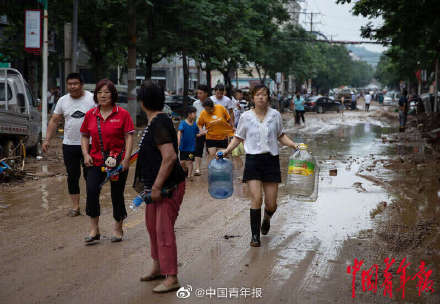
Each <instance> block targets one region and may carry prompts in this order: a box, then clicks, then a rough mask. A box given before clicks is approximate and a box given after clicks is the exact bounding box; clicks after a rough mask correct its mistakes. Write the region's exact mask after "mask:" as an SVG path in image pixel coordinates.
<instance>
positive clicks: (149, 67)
mask: <svg viewBox="0 0 440 304" xmlns="http://www.w3.org/2000/svg"><path fill="white" fill-rule="evenodd" d="M151 77H153V54H151V53H150V54H148V56H147V57H146V58H145V80H151Z"/></svg>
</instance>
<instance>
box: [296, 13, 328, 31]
mask: <svg viewBox="0 0 440 304" xmlns="http://www.w3.org/2000/svg"><path fill="white" fill-rule="evenodd" d="M289 13H291V14H304V15H306V16H307V15H310V33H312V32H313V25H314V24H318V23H316V22H315V23H314V22H313V16H314V15H321V13H313V12H311V13H307V11H304V12H289ZM306 22H307V21H306Z"/></svg>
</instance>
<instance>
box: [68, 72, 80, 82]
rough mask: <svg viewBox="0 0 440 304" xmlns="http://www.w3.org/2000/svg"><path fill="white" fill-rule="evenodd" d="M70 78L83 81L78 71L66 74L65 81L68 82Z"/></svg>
mask: <svg viewBox="0 0 440 304" xmlns="http://www.w3.org/2000/svg"><path fill="white" fill-rule="evenodd" d="M70 79H78V80H79V82H80V83H81V84H83V83H84V78H83V77H82V76H81V74H80V73H70V74H69V75H67V78H66V82H68V81H69V80H70Z"/></svg>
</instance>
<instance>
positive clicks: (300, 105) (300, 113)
mask: <svg viewBox="0 0 440 304" xmlns="http://www.w3.org/2000/svg"><path fill="white" fill-rule="evenodd" d="M294 104H295V124H297V125H300V124H301V119H302V121H303V124H305V123H306V121H305V119H304V98H303V97H302V96H301V94H300V92H299V91H296V96H295V99H294Z"/></svg>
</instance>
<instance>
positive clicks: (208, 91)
mask: <svg viewBox="0 0 440 304" xmlns="http://www.w3.org/2000/svg"><path fill="white" fill-rule="evenodd" d="M197 90H200V91H203V92H205V93H206V94H208V95H209V94H210V93H211V90H210V89H209V87H208V86H207V85H206V84H199V86H198V87H197Z"/></svg>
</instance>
